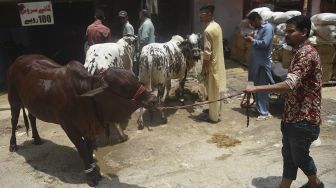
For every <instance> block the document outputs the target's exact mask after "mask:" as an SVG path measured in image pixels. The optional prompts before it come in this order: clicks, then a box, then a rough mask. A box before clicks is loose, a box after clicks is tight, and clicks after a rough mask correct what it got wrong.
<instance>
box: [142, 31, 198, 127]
mask: <svg viewBox="0 0 336 188" xmlns="http://www.w3.org/2000/svg"><path fill="white" fill-rule="evenodd" d="M200 41H201V37H200V34H191V35H189V36H187V38H186V39H184V38H183V37H181V36H179V35H175V36H173V37H172V39H171V40H170V41H168V42H166V43H152V44H148V45H146V46H144V47H143V49H142V50H141V54H140V65H139V81H140V82H141V83H143V84H144V85H145V87H146V89H147V90H148V91H152V88H153V87H155V88H158V100H159V103H161V102H164V101H165V99H166V97H167V96H168V95H169V91H170V89H171V79H180V87H179V91H180V94H179V95H180V97H183V88H184V84H185V81H186V77H187V72H188V70H190V69H191V68H192V67H193V66H194V65H195V63H196V62H197V61H199V60H200V58H201V49H200ZM161 114H162V118H163V119H164V120H166V118H165V115H164V113H163V112H162V113H161ZM142 115H143V109H141V110H140V117H139V119H138V125H139V128H143V118H142Z"/></svg>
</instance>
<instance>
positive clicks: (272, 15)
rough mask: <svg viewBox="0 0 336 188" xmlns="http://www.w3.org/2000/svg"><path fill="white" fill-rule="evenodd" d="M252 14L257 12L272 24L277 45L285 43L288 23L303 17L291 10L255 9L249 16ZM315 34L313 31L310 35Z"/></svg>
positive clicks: (274, 41)
mask: <svg viewBox="0 0 336 188" xmlns="http://www.w3.org/2000/svg"><path fill="white" fill-rule="evenodd" d="M251 12H257V13H258V14H259V15H260V16H261V18H262V19H263V20H264V21H266V22H269V23H270V24H272V26H273V30H274V34H275V35H274V38H273V43H275V44H283V43H285V29H286V24H285V23H286V21H287V20H288V19H290V18H292V17H294V16H298V15H301V12H299V11H296V10H291V11H287V12H273V11H271V9H269V8H268V7H260V8H255V9H253V10H251V11H250V12H249V13H248V14H250V13H251ZM240 25H242V24H240ZM240 31H247V29H246V28H245V29H240ZM241 33H242V32H241ZM313 33H314V31H313V29H312V30H311V32H310V34H311V35H313Z"/></svg>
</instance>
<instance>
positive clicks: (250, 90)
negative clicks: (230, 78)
mask: <svg viewBox="0 0 336 188" xmlns="http://www.w3.org/2000/svg"><path fill="white" fill-rule="evenodd" d="M256 89H257V88H256V86H246V88H245V89H244V92H245V93H255V92H256Z"/></svg>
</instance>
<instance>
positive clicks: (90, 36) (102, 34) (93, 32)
mask: <svg viewBox="0 0 336 188" xmlns="http://www.w3.org/2000/svg"><path fill="white" fill-rule="evenodd" d="M103 20H105V15H104V12H103V11H102V10H97V11H96V13H95V21H94V22H93V23H92V24H91V25H89V26H88V27H87V29H86V39H87V42H88V45H89V46H91V45H94V44H99V43H105V42H110V41H111V30H110V29H109V28H108V27H106V26H105V25H104V24H103V23H102V21H103Z"/></svg>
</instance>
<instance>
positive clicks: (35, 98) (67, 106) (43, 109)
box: [8, 55, 156, 186]
mask: <svg viewBox="0 0 336 188" xmlns="http://www.w3.org/2000/svg"><path fill="white" fill-rule="evenodd" d="M8 101H9V104H10V107H11V113H12V119H11V121H12V136H11V139H10V147H9V150H10V151H11V152H13V151H16V150H17V145H16V138H15V130H16V127H17V123H18V117H19V114H20V109H21V108H22V107H24V108H27V109H28V111H29V119H30V121H31V123H32V125H31V126H32V137H33V138H34V143H35V144H40V143H41V139H40V136H39V134H38V132H37V129H36V118H38V119H40V120H42V121H46V122H51V123H56V124H60V125H61V126H62V128H63V130H64V131H65V132H66V134H67V135H68V137H69V138H70V140H71V141H72V142H73V143H74V145H75V146H76V148H77V150H78V153H79V155H80V157H81V158H82V160H83V162H84V166H85V169H86V170H85V174H86V180H87V183H88V184H89V185H90V186H95V185H97V183H98V181H99V180H100V179H101V175H100V172H99V170H98V168H97V167H96V165H95V163H94V160H93V157H92V154H93V141H94V139H95V136H96V135H97V134H98V133H99V132H101V131H102V130H103V129H104V123H105V122H120V121H124V120H125V119H126V118H129V116H130V115H131V114H132V113H133V112H134V111H135V110H136V109H137V108H139V107H142V106H144V107H147V108H150V109H153V108H154V107H155V106H156V102H155V101H156V99H155V97H154V96H153V95H151V94H150V93H149V92H147V91H146V90H145V89H144V87H143V86H142V85H141V84H140V83H139V82H138V80H137V77H136V76H135V75H134V74H133V73H132V72H130V71H127V70H122V69H113V68H110V69H108V70H107V71H106V72H105V73H104V74H103V75H102V76H91V75H89V74H88V73H87V71H86V70H85V68H84V67H83V65H82V64H80V63H79V62H77V61H71V62H69V63H68V64H67V65H66V66H60V65H58V64H57V63H55V62H54V61H52V60H51V59H48V58H47V57H45V56H42V55H25V56H21V57H19V58H17V59H16V61H15V62H14V64H13V65H12V66H11V67H10V68H9V70H8Z"/></svg>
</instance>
